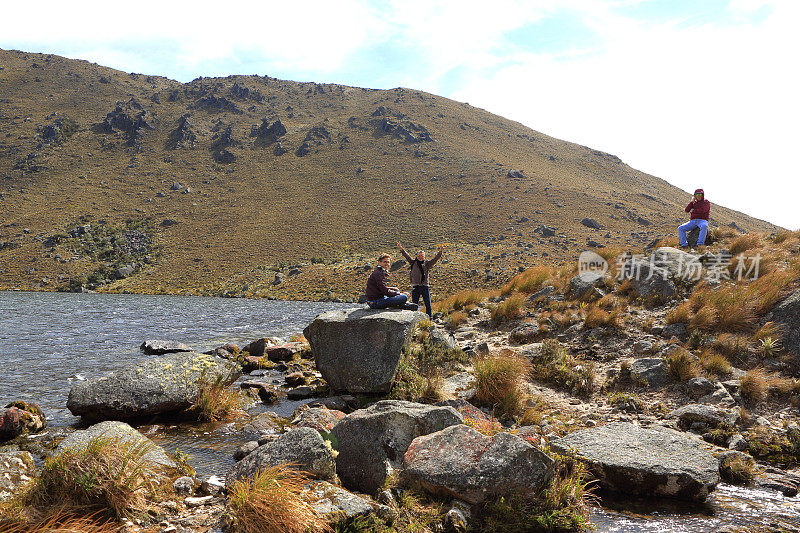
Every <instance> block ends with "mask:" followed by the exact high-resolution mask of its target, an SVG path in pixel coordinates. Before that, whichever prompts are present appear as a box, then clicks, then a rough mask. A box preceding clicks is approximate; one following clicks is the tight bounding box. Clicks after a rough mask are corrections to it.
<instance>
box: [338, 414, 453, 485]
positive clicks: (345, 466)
mask: <svg viewBox="0 0 800 533" xmlns="http://www.w3.org/2000/svg"><path fill="white" fill-rule="evenodd" d="M463 421H464V418H463V416H462V415H461V414H459V413H458V411H456V410H455V409H453V408H452V407H435V406H430V405H423V404H419V403H413V402H406V401H399V400H383V401H380V402H377V403H375V404H373V405H371V406H370V407H368V408H366V409H359V410H358V411H355V412H353V413H351V414H349V415H347V416H346V417H344V418H343V419H342V420H341V421H340V422H339V423H338V424H336V425H335V426H334V427H333V429H332V430H331V434H332V435H333V439H334V440H333V442H334V443H335V446H336V450H337V451H338V452H339V454H338V455H337V457H336V471H337V473H338V474H339V477H340V478H341V479H342V482H343V483H344V485H345V486H346V487H348V488H350V489H352V490H357V491H361V492H366V493H369V494H373V493H375V492H376V491H377V490H378V489H379V488H380V487H381V485H383V482H384V481H385V480H386V478H387V477H388V476H389V475H390V474H391V473H392V472H393V471H394V469H395V468H397V467H398V466H400V464H401V462H402V460H403V455H404V454H405V452H406V450H407V449H408V446H409V445H410V444H411V442H412V441H413V440H414V439H415V438H417V437H419V436H421V435H427V434H429V433H433V432H436V431H441V430H442V429H444V428H446V427H449V426H452V425H455V424H461V423H462V422H463Z"/></svg>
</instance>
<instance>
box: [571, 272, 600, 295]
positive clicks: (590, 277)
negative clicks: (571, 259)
mask: <svg viewBox="0 0 800 533" xmlns="http://www.w3.org/2000/svg"><path fill="white" fill-rule="evenodd" d="M602 283H603V274H601V273H599V272H592V271H588V272H583V273H581V274H579V275H577V276H575V277H574V278H572V279H571V280H569V290H570V293H571V294H572V295H573V296H574V297H575V298H581V297H583V296H584V295H585V294H587V293H588V292H589V291H591V290H592V289H594V288H595V287H598V286H600V285H601V284H602Z"/></svg>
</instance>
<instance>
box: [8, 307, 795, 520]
mask: <svg viewBox="0 0 800 533" xmlns="http://www.w3.org/2000/svg"><path fill="white" fill-rule="evenodd" d="M347 307H352V304H325V303H313V302H279V301H267V300H244V299H224V298H190V297H179V296H138V295H108V294H64V293H25V292H0V368H2V372H0V404H1V405H5V404H6V403H8V402H10V401H12V400H19V399H22V400H30V401H34V402H36V403H38V404H39V405H41V406H42V408H43V409H44V411H45V414H46V415H47V417H48V423H49V424H50V425H51V427H52V426H55V427H58V426H62V427H63V426H68V425H72V424H75V423H76V422H77V421H78V419H76V418H75V417H73V416H71V415H70V413H69V411H67V410H66V408H65V404H66V401H67V395H68V394H69V390H70V388H71V387H72V384H73V383H74V382H75V380H77V379H87V378H93V377H97V376H102V375H105V374H107V373H108V372H110V371H113V370H116V369H118V368H121V367H122V366H124V365H126V364H129V363H131V362H135V361H137V360H140V359H145V358H147V357H149V356H146V355H144V354H143V353H142V352H141V351H140V350H139V345H140V344H141V343H142V341H144V340H146V339H169V340H178V341H181V342H184V343H186V344H188V345H189V346H191V347H192V348H194V349H196V350H198V351H204V350H207V349H209V348H212V347H216V346H219V345H221V344H224V343H226V342H235V343H238V344H239V345H240V346H241V345H243V344H245V343H246V342H249V341H250V340H252V339H255V338H259V337H272V336H276V337H287V336H289V335H291V334H292V333H295V332H298V331H300V330H302V329H303V328H304V327H305V326H306V325H307V324H308V323H309V322H310V321H311V320H312V319H313V318H314V317H315V316H316V315H317V314H319V313H321V312H323V311H327V310H331V309H338V308H347ZM274 377H275V378H276V379H278V380H279V381H280V376H278V375H276V376H274ZM302 403H303V402H288V401H283V402H281V403H280V404H278V405H276V406H270V407H269V408H267V407H265V406H259V407H256V408H254V409H252V410H251V414H255V413H257V412H259V411H264V410H266V409H269V410H271V411H274V412H276V413H277V414H279V415H281V416H288V415H290V414H291V413H292V412H293V411H294V410H295V409H296V408H297V407H298V406H299V405H301V404H302ZM239 424H240V422H233V423H216V424H211V423H209V424H187V423H181V424H177V423H164V422H159V423H158V424H157V425H154V426H146V427H141V428H140V430H141V431H142V432H144V433H145V434H147V435H148V436H149V437H150V438H152V439H153V440H154V441H156V442H157V443H158V444H160V445H162V446H163V447H164V448H166V449H167V451H169V452H174V451H175V450H176V449H179V450H181V451H182V452H184V453H188V454H189V456H190V458H191V461H190V462H191V463H192V465H193V466H195V468H196V469H197V472H198V475H200V476H208V475H211V474H216V475H224V473H225V472H226V471H227V470H228V468H229V467H230V465H232V464H233V459H232V457H231V456H232V453H233V451H234V450H235V449H236V447H238V446H239V445H240V444H242V440H243V439H242V438H241V437H240V436H239V435H238V431H237V427H238V425H239ZM592 520H593V521H594V523H595V524H596V526H597V531H603V532H642V533H644V532H648V533H649V532H661V531H675V532H711V531H713V530H714V529H716V528H719V527H722V526H749V527H758V526H764V525H770V524H773V523H780V522H783V523H785V524H790V525H796V527H800V498H798V497H795V498H785V497H783V496H781V495H780V494H778V493H777V492H773V491H765V490H754V489H743V488H740V487H733V486H730V485H725V484H721V485H719V487H718V488H717V490H716V491H715V492H714V493H712V495H711V497H710V498H709V501H708V502H707V504H705V505H702V506H697V505H689V504H674V503H673V504H669V503H668V502H655V503H654V502H652V501H643V502H630V501H614V500H611V499H609V498H604V499H602V500H601V503H600V505H598V506H595V507H594V508H593V509H592Z"/></svg>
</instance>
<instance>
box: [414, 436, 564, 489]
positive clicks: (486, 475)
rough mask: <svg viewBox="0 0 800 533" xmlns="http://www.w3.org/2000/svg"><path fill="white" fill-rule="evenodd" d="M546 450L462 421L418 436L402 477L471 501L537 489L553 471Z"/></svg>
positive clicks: (551, 461)
mask: <svg viewBox="0 0 800 533" xmlns="http://www.w3.org/2000/svg"><path fill="white" fill-rule="evenodd" d="M553 465H554V462H553V459H551V458H550V457H549V456H548V455H547V454H545V453H544V452H542V451H541V450H539V449H538V448H536V447H535V446H533V445H531V444H529V443H528V442H526V441H525V440H523V439H521V438H520V437H517V436H516V435H512V434H510V433H505V432H503V433H498V434H496V435H494V436H493V437H488V436H486V435H483V434H481V433H479V432H478V431H476V430H474V429H472V428H470V427H467V426H465V425H462V424H458V425H454V426H450V427H448V428H446V429H443V430H442V431H438V432H436V433H431V434H429V435H424V436H421V437H417V438H416V439H414V440H413V441H412V442H411V445H410V446H409V447H408V450H407V451H406V453H405V455H404V458H403V469H402V476H403V479H405V480H406V481H408V482H410V483H411V484H412V485H416V484H418V485H420V486H422V487H423V488H424V489H425V490H427V491H429V492H431V493H433V494H439V495H442V494H443V495H447V496H453V497H456V498H458V499H460V500H464V501H466V502H469V503H471V504H477V503H480V502H482V501H484V500H485V499H486V498H487V497H490V496H491V497H498V496H504V495H511V494H519V493H523V494H524V493H528V492H533V491H537V490H539V489H540V488H541V487H542V486H543V485H544V484H545V483H546V482H547V481H548V480H549V479H550V477H551V475H552V468H553Z"/></svg>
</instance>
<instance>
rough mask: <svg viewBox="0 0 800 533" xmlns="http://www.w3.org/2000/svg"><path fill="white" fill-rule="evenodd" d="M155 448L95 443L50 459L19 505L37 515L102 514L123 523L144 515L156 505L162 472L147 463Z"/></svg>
mask: <svg viewBox="0 0 800 533" xmlns="http://www.w3.org/2000/svg"><path fill="white" fill-rule="evenodd" d="M152 447H153V444H152V443H150V442H148V441H144V442H141V443H135V444H132V443H125V442H123V441H121V440H119V439H116V438H109V437H96V438H94V439H91V440H90V441H89V442H88V443H87V444H86V446H85V448H80V449H75V450H66V451H63V452H61V453H59V454H58V455H56V456H53V457H51V458H50V459H48V460H47V461H46V462H45V464H44V467H43V468H42V471H41V472H40V474H39V475H38V476H37V477H36V478H35V479H34V480H33V482H32V483H31V484H30V485H29V486H28V488H27V489H26V490H25V491H24V492H22V493H20V494H18V495H16V496H15V505H17V506H18V507H19V508H20V509H23V510H26V512H29V513H32V514H34V515H40V516H47V515H50V514H51V513H53V512H58V511H60V512H61V513H64V514H69V515H83V516H86V515H92V514H95V515H96V516H100V515H97V513H102V515H105V516H107V517H110V518H123V517H128V516H133V515H135V514H137V513H140V512H144V511H146V510H147V509H148V508H149V507H150V505H151V504H152V503H153V502H154V501H156V500H157V498H158V494H159V491H160V490H161V488H160V481H161V480H162V478H163V477H164V476H163V467H159V466H158V465H155V464H154V463H152V462H151V461H149V460H147V459H146V454H147V453H148V452H149V451H150V450H151V449H152Z"/></svg>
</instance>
